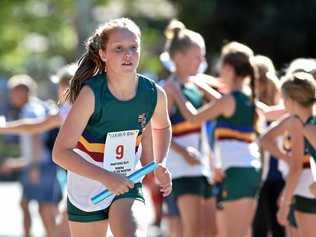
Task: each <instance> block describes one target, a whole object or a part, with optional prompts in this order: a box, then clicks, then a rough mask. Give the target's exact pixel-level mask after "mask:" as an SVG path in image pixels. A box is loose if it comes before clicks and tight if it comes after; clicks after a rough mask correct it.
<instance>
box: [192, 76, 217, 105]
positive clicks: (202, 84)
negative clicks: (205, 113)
mask: <svg viewBox="0 0 316 237" xmlns="http://www.w3.org/2000/svg"><path fill="white" fill-rule="evenodd" d="M204 75H205V74H204ZM204 75H203V76H204ZM204 77H206V78H205V79H204V80H203V79H201V78H200V77H196V78H193V79H192V82H193V83H194V84H195V85H196V86H197V87H198V88H199V89H200V90H201V91H202V92H203V94H204V97H205V99H206V100H208V101H211V100H214V99H220V98H221V97H222V95H221V93H219V92H218V91H216V90H214V89H213V88H212V87H211V85H212V86H216V87H218V86H219V85H218V84H219V83H216V79H214V78H213V77H210V76H208V75H205V76H204ZM206 80H209V81H214V83H213V84H214V85H213V84H211V83H209V84H207V82H206ZM210 84H211V85H210Z"/></svg>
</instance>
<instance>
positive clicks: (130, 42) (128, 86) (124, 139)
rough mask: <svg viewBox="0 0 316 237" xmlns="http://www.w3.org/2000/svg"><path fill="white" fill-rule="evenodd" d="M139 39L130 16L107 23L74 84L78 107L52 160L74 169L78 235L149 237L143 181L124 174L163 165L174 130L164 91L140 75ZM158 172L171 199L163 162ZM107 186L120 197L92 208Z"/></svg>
mask: <svg viewBox="0 0 316 237" xmlns="http://www.w3.org/2000/svg"><path fill="white" fill-rule="evenodd" d="M140 37H141V33H140V29H139V28H138V26H137V25H136V24H135V23H134V22H133V21H131V20H129V19H126V18H119V19H114V20H110V21H108V22H106V23H105V24H104V25H102V26H100V27H99V28H98V29H97V30H96V32H95V33H94V34H93V35H92V36H91V37H90V38H89V39H88V41H87V44H86V48H87V52H86V53H85V54H84V55H83V56H82V57H81V59H80V60H79V65H78V69H77V71H76V73H75V75H74V77H73V79H72V80H71V84H70V90H69V93H68V97H67V98H68V99H69V100H70V102H71V103H72V107H71V110H70V112H69V114H68V117H67V118H66V120H65V122H64V125H63V127H62V128H61V129H60V132H59V134H58V137H57V139H56V143H55V146H54V149H53V159H54V161H55V162H56V163H58V164H59V165H60V166H62V167H63V168H65V169H66V170H68V183H67V193H68V200H67V201H68V203H67V209H68V218H69V227H70V231H71V235H72V236H75V237H81V236H82V237H86V236H96V237H97V236H100V237H101V236H102V237H104V236H105V235H106V232H107V227H108V224H110V227H111V231H112V233H113V234H114V236H146V232H145V231H146V225H145V224H146V223H145V220H146V218H144V215H145V213H146V210H144V197H143V194H142V188H141V187H142V184H141V183H136V184H133V183H132V182H131V181H129V180H128V179H127V177H126V176H128V175H130V174H131V173H132V172H134V171H135V170H136V169H137V168H139V167H140V166H142V165H144V164H146V163H148V162H150V161H151V160H153V157H155V158H156V160H157V162H159V163H161V162H162V161H163V160H164V157H165V156H166V153H167V150H168V147H169V143H170V134H171V132H170V121H169V117H168V112H167V108H166V105H167V101H166V96H165V93H164V91H163V90H162V89H161V88H160V87H158V86H157V85H156V84H155V83H154V82H153V81H152V80H150V79H148V78H145V77H144V76H142V75H140V74H137V67H138V64H139V57H140ZM140 145H142V153H141V155H140V156H139V155H138V150H139V146H140ZM153 145H154V146H153ZM155 174H156V178H157V181H158V182H159V184H160V186H161V191H162V193H163V195H168V194H170V193H171V177H170V174H169V172H168V171H167V169H166V168H164V167H163V166H162V165H161V164H160V165H159V167H158V169H157V171H156V172H155ZM105 188H107V189H108V190H110V191H111V192H112V193H113V194H115V195H114V196H113V195H112V196H110V197H109V198H106V199H105V200H103V201H102V202H100V203H98V204H96V205H94V204H93V203H92V201H91V198H92V197H93V196H95V195H96V194H98V193H99V192H100V191H102V190H104V189H105Z"/></svg>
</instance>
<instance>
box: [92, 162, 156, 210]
mask: <svg viewBox="0 0 316 237" xmlns="http://www.w3.org/2000/svg"><path fill="white" fill-rule="evenodd" d="M157 168H158V164H157V163H156V162H155V161H152V162H150V163H148V164H147V165H145V166H143V167H142V168H140V169H138V170H136V171H135V172H134V173H132V174H130V175H129V176H127V178H128V179H129V181H132V182H133V183H137V182H139V181H140V179H141V178H142V177H144V176H145V175H146V174H149V173H150V172H153V171H154V170H155V169H157ZM112 195H114V194H113V193H111V192H110V191H109V190H107V189H106V190H104V191H102V192H100V193H99V194H97V195H95V196H94V197H92V198H91V201H92V203H93V204H98V203H99V202H101V201H102V200H104V199H106V198H108V197H110V196H112Z"/></svg>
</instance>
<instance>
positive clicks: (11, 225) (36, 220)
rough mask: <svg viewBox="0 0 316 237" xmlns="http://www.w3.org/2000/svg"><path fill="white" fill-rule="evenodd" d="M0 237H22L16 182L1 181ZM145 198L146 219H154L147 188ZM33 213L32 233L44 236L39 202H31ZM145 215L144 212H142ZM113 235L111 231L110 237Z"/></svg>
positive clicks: (19, 192) (17, 185)
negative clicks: (38, 208) (38, 207)
mask: <svg viewBox="0 0 316 237" xmlns="http://www.w3.org/2000/svg"><path fill="white" fill-rule="evenodd" d="M0 195H1V197H0V237H22V213H21V210H20V207H19V200H20V198H21V188H20V186H19V184H18V183H16V182H8V183H3V182H0ZM145 198H146V202H147V204H149V205H147V206H148V207H149V208H148V210H149V211H148V215H147V216H146V215H144V221H148V220H149V221H151V220H152V219H153V210H152V208H151V205H150V200H149V199H148V193H147V191H146V190H145ZM30 208H31V213H32V217H33V224H32V234H33V237H44V236H45V235H44V229H43V226H42V223H41V220H40V217H39V214H38V212H37V204H36V203H31V206H30ZM142 215H143V214H142ZM110 236H112V235H111V233H109V234H108V237H110ZM151 236H157V235H153V234H152V235H151Z"/></svg>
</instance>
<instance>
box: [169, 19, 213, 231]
mask: <svg viewBox="0 0 316 237" xmlns="http://www.w3.org/2000/svg"><path fill="white" fill-rule="evenodd" d="M165 35H166V38H167V42H166V50H167V51H168V54H169V55H170V58H171V60H172V62H173V64H174V66H175V67H174V72H173V73H172V74H171V76H170V77H169V79H168V80H167V82H166V83H165V85H166V86H167V87H168V84H169V83H176V84H178V85H180V87H181V94H182V95H183V96H185V97H186V98H187V99H188V100H189V101H191V103H192V104H193V105H194V106H195V107H196V108H199V107H201V106H202V105H203V103H204V99H205V98H206V97H207V95H208V94H206V93H203V92H202V91H201V90H200V89H199V88H198V87H197V86H196V85H195V84H194V83H193V81H192V78H193V76H194V79H195V80H196V81H202V78H203V77H204V74H198V71H199V67H200V65H201V64H202V63H203V61H204V60H205V59H204V55H205V43H204V39H203V38H202V36H201V35H200V34H198V33H197V32H194V31H191V30H188V29H186V28H185V26H184V25H183V24H182V23H181V22H179V21H177V20H173V21H171V23H170V24H169V26H168V27H167V29H166V32H165ZM202 83H203V81H202ZM218 94H219V93H218ZM167 97H168V109H169V114H170V120H171V124H172V141H171V149H170V151H169V154H168V159H167V168H168V169H169V171H170V172H171V174H172V178H173V179H172V182H173V192H172V195H171V196H169V197H167V198H166V200H165V204H166V207H167V208H166V209H167V216H168V224H169V229H170V236H171V237H177V236H186V237H193V236H199V237H200V236H214V235H216V221H215V201H214V198H213V196H212V186H211V184H210V176H211V172H210V160H209V156H208V154H206V152H205V153H203V152H202V144H203V142H206V141H205V140H203V139H206V138H205V136H204V137H202V136H201V132H202V127H201V124H200V123H192V122H190V121H188V120H187V119H185V118H184V116H183V115H182V113H181V112H180V110H179V108H178V107H177V105H176V103H175V101H174V99H173V96H172V95H171V94H169V93H168V92H167ZM181 229H182V234H181Z"/></svg>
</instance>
